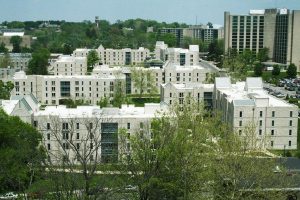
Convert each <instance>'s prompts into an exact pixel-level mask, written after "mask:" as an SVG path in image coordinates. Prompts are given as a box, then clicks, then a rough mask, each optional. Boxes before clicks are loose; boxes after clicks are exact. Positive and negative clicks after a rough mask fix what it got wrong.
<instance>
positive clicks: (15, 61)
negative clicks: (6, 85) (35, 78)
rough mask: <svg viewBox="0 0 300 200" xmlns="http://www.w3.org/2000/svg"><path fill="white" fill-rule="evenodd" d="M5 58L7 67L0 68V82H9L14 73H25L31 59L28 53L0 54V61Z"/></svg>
mask: <svg viewBox="0 0 300 200" xmlns="http://www.w3.org/2000/svg"><path fill="white" fill-rule="evenodd" d="M4 57H7V58H6V59H8V60H9V65H8V66H5V67H3V68H0V80H2V81H4V82H7V81H11V80H12V77H13V75H14V74H15V72H18V71H26V70H27V67H28V64H29V61H30V59H31V54H30V53H9V54H7V55H6V54H4V53H0V59H1V58H4Z"/></svg>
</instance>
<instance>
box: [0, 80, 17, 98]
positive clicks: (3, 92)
mask: <svg viewBox="0 0 300 200" xmlns="http://www.w3.org/2000/svg"><path fill="white" fill-rule="evenodd" d="M13 88H14V84H13V83H12V82H10V81H8V82H7V83H6V84H5V83H3V82H2V80H0V99H9V98H10V92H11V90H12V89H13Z"/></svg>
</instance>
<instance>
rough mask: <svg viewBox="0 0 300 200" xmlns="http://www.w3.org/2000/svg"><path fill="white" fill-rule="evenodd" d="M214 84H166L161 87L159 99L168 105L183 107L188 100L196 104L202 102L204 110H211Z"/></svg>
mask: <svg viewBox="0 0 300 200" xmlns="http://www.w3.org/2000/svg"><path fill="white" fill-rule="evenodd" d="M213 90H214V84H202V83H195V82H194V83H185V84H176V83H166V84H162V85H161V89H160V91H161V92H160V99H161V101H162V102H164V103H166V104H168V105H173V104H176V105H179V106H180V105H183V104H184V101H186V100H189V98H191V99H193V100H195V101H196V102H198V103H202V102H204V106H205V107H206V108H209V109H212V102H213Z"/></svg>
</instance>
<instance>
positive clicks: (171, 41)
mask: <svg viewBox="0 0 300 200" xmlns="http://www.w3.org/2000/svg"><path fill="white" fill-rule="evenodd" d="M158 40H159V41H164V42H165V43H166V44H167V45H168V46H169V47H176V45H179V41H177V40H176V37H175V35H174V34H172V33H166V34H162V35H160V36H159V37H158Z"/></svg>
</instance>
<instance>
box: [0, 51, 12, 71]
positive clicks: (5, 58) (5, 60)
mask: <svg viewBox="0 0 300 200" xmlns="http://www.w3.org/2000/svg"><path fill="white" fill-rule="evenodd" d="M11 64H12V63H11V59H10V56H9V54H8V53H7V52H6V53H4V55H1V56H0V68H6V67H8V66H11Z"/></svg>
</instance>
